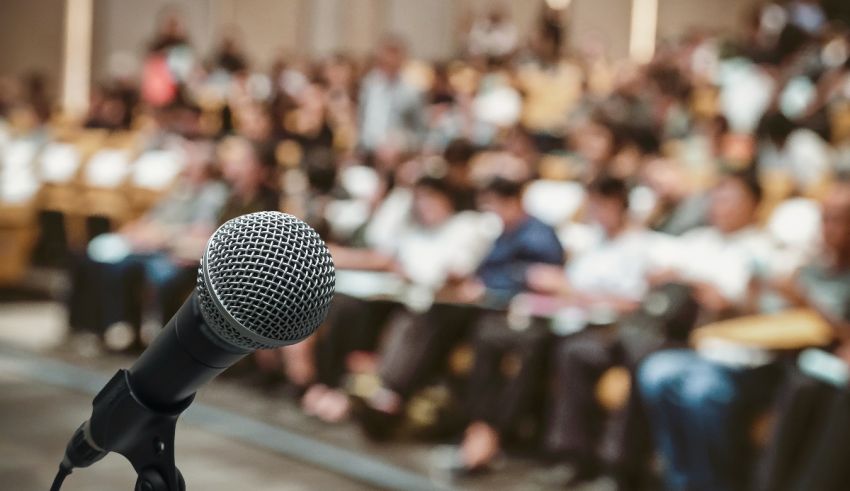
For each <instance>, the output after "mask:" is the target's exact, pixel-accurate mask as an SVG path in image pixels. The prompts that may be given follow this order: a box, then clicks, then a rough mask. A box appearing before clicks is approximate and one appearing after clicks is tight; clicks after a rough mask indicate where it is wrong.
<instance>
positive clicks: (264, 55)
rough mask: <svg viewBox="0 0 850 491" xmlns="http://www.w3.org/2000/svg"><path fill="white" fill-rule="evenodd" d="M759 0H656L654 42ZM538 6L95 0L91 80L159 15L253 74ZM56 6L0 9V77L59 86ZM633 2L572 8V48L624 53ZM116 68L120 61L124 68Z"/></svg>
mask: <svg viewBox="0 0 850 491" xmlns="http://www.w3.org/2000/svg"><path fill="white" fill-rule="evenodd" d="M757 1H758V0H659V18H658V33H659V37H661V38H668V37H672V36H676V35H678V34H680V33H681V32H683V31H684V30H685V29H686V28H688V27H690V26H693V25H700V26H707V27H711V28H720V29H729V28H736V27H738V26H739V25H740V18H741V15H742V13H743V11H744V10H745V9H746V8H747V6H748V5H751V4H752V3H754V2H757ZM542 3H543V0H514V1H507V0H95V4H94V36H93V40H94V41H93V46H92V61H93V63H92V65H93V77H94V79H95V80H98V79H100V78H103V77H104V76H105V75H107V74H108V73H109V72H110V71H111V70H114V69H115V68H117V67H122V68H123V69H127V68H128V67H129V68H131V69H132V68H135V69H138V65H139V59H140V57H141V55H142V53H144V50H145V46H146V44H147V43H148V42H149V40H150V39H151V37H152V34H153V32H154V29H155V26H156V24H157V20H158V17H159V16H160V15H161V13H162V11H163V10H165V9H166V8H169V7H174V8H176V9H178V10H179V11H181V12H182V13H183V15H184V17H185V19H186V23H187V27H188V30H189V35H190V37H191V39H192V42H193V44H194V45H195V46H196V47H197V48H198V50H199V52H200V53H201V54H202V55H203V56H209V54H210V53H211V51H212V49H213V47H214V46H213V43H214V41H215V39H216V38H217V37H218V35H219V33H220V32H221V30H222V29H223V28H224V26H230V25H233V26H236V28H237V31H238V32H240V33H241V37H242V40H243V42H244V45H245V46H246V48H247V49H248V51H249V52H250V54H251V56H252V58H253V59H254V60H255V61H256V62H257V66H258V67H261V68H265V67H267V66H268V64H269V63H270V62H271V61H272V60H273V59H274V57H275V56H276V55H277V54H278V53H280V52H281V51H285V52H290V53H304V54H326V53H330V52H335V51H341V50H343V51H347V52H350V53H355V54H363V53H367V52H368V51H369V50H370V49H371V48H372V47H373V46H374V45H375V43H376V42H377V40H378V39H380V37H381V35H382V34H383V33H385V32H387V31H393V32H397V33H399V34H401V35H403V36H405V37H406V38H407V39H408V41H409V42H410V45H411V50H412V52H413V53H414V54H415V55H416V56H420V57H423V58H432V59H433V58H442V57H446V56H450V55H451V54H453V53H454V52H456V49H457V47H458V46H457V44H458V35H457V34H458V27H459V24H460V21H461V19H462V18H463V17H464V16H465V15H469V14H470V13H472V14H475V13H482V12H485V11H486V10H488V9H489V8H491V7H492V6H497V5H499V6H502V7H504V8H505V9H506V10H507V11H508V13H509V15H510V16H511V18H512V19H514V21H515V22H517V24H518V25H519V28H520V31H521V32H522V33H523V34H526V33H528V32H529V31H530V30H531V29H533V27H534V24H535V22H536V19H537V17H538V15H539V12H540V8H541V6H542ZM63 4H64V1H63V0H0V46H3V49H0V74H20V73H23V72H25V71H27V70H29V69H39V70H42V71H45V72H46V73H48V75H50V76H51V77H52V78H53V79H54V82H56V83H57V86H58V81H59V80H58V79H59V77H60V76H61V63H62V18H63ZM630 15H631V0H573V2H572V5H571V7H570V8H569V10H568V11H567V12H566V13H565V19H567V20H568V23H569V24H568V25H569V31H568V32H569V39H570V40H571V42H572V43H573V44H576V43H581V42H584V40H587V39H594V40H596V41H601V42H602V43H603V44H604V45H605V46H606V47H607V49H608V52H609V54H610V55H611V56H613V57H615V58H617V57H622V56H626V55H627V53H628V39H629V19H630ZM122 59H123V60H124V61H122Z"/></svg>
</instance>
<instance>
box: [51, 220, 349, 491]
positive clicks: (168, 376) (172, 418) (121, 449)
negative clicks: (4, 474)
mask: <svg viewBox="0 0 850 491" xmlns="http://www.w3.org/2000/svg"><path fill="white" fill-rule="evenodd" d="M334 283H335V275H334V267H333V261H332V259H331V256H330V253H329V252H328V249H327V247H326V246H325V244H324V242H323V241H322V240H321V238H319V235H318V234H317V233H316V231H315V230H313V229H312V228H310V227H309V226H308V225H307V224H305V223H304V222H302V221H301V220H299V219H297V218H295V217H293V216H291V215H287V214H285V213H279V212H260V213H253V214H250V215H243V216H241V217H237V218H234V219H233V220H230V221H228V222H226V223H225V224H224V225H222V226H221V227H219V229H218V230H216V232H215V233H214V234H213V236H212V237H211V238H210V240H209V242H208V243H207V247H206V250H205V252H204V256H203V258H202V259H201V265H200V268H199V270H198V285H197V288H196V289H195V291H194V292H193V293H192V294H191V295H190V296H189V298H188V299H187V300H186V301H185V302H184V303H183V305H182V306H181V307H180V309H179V310H178V311H177V313H176V314H175V315H174V317H172V319H171V320H170V321H169V322H168V324H167V325H166V326H165V327H164V328H163V330H162V332H161V333H160V334H159V335H158V336H157V337H156V339H154V341H153V343H151V345H150V346H148V348H147V349H146V350H145V351H144V352H143V353H142V354H141V356H139V358H138V359H137V360H136V362H135V363H133V365H132V366H131V367H130V368H129V369H126V370H119V371H118V373H116V374H115V375H114V376H113V377H112V379H110V381H109V382H108V383H107V384H106V386H105V387H104V388H103V389H102V390H101V391H100V392H99V393H98V394H97V396H95V398H94V401H93V403H92V415H91V417H90V418H89V419H88V420H87V421H86V422H84V423H83V424H82V425H81V426H80V427H79V428H78V429H77V431H76V432H75V433H74V436H73V437H72V438H71V441H70V442H69V443H68V446H67V448H66V451H65V458H64V459H63V461H62V464H61V465H60V474H62V473H64V475H67V474H70V472H71V469H73V468H75V467H88V466H89V465H91V464H93V463H94V462H96V461H98V460H100V459H101V458H103V456H105V455H106V454H107V453H109V452H113V451H114V452H118V453H120V454H122V455H124V456H125V457H127V459H128V460H129V461H130V463H131V464H132V465H133V467H134V468H135V469H136V471H137V473H138V475H139V480H138V481H137V484H136V489H144V490H150V491H160V490H162V491H179V490H182V489H184V488H185V484H184V483H183V479H182V476H181V475H180V472H179V471H178V470H177V468H176V466H175V465H174V448H173V447H174V429H175V425H176V422H177V418H178V417H179V416H180V413H181V412H183V411H184V410H185V409H186V408H187V407H189V405H190V404H191V403H192V400H193V399H194V396H195V392H196V391H197V390H198V389H199V388H200V387H201V386H202V385H204V384H206V383H207V382H209V381H210V380H212V379H213V378H215V377H216V376H217V375H219V374H220V373H221V372H223V371H224V370H226V369H227V368H228V367H230V366H231V365H233V364H234V363H236V362H237V361H239V360H240V359H242V358H243V357H244V356H245V355H247V354H248V353H251V352H253V351H255V350H257V349H264V348H275V347H279V346H285V345H289V344H293V343H297V342H299V341H301V340H303V339H305V338H306V337H308V336H310V335H311V334H313V332H315V331H316V329H317V328H318V327H319V325H320V324H321V323H322V321H323V320H324V318H325V316H326V315H327V311H328V308H329V305H330V301H331V298H332V297H333V292H334Z"/></svg>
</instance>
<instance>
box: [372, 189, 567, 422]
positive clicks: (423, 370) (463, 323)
mask: <svg viewBox="0 0 850 491" xmlns="http://www.w3.org/2000/svg"><path fill="white" fill-rule="evenodd" d="M522 191H523V185H522V184H521V183H518V182H515V181H510V180H506V179H504V178H495V179H493V180H491V181H490V182H489V183H488V184H487V185H486V186H485V187H484V189H483V190H482V191H481V192H480V193H479V208H480V209H481V210H482V211H485V212H490V213H493V214H495V215H496V216H498V217H499V219H500V221H501V223H502V233H501V235H500V236H499V237H498V238H496V241H495V242H494V243H493V246H492V247H491V249H490V252H489V253H488V254H487V256H485V257H484V259H483V260H482V261H481V264H480V265H479V266H478V268H477V269H476V270H475V272H474V275H472V276H470V277H459V278H455V279H453V281H452V282H451V283H452V284H450V285H447V287H446V288H444V292H443V293H444V295H438V298H439V297H442V300H443V301H442V302H438V303H435V304H433V305H432V306H431V308H430V309H428V310H427V311H425V312H423V313H419V314H411V315H410V318H409V319H407V320H406V322H402V323H399V324H397V325H396V326H395V329H394V330H393V331H392V332H391V333H390V336H389V340H388V342H387V345H386V347H385V349H384V350H383V351H382V352H381V354H380V366H379V369H378V374H379V378H380V389H378V390H376V391H375V392H374V393H373V394H371V396H370V397H367V398H366V400H365V401H364V403H365V406H366V407H365V408H364V411H361V412H360V413H361V415H362V416H363V417H362V418H360V420H361V422H362V423H363V425H364V429H365V430H366V431H367V434H369V435H370V436H372V437H375V438H379V437H382V436H386V435H388V434H389V433H390V431H391V430H392V426H393V425H392V424H391V423H392V421H393V419H394V418H391V417H392V416H398V415H399V414H400V412H401V410H402V409H403V402H404V400H405V399H406V398H407V397H409V396H410V395H411V394H413V393H414V392H415V391H416V390H418V389H420V388H422V386H423V385H424V384H425V383H427V382H428V381H429V380H430V379H431V378H433V377H434V376H435V375H436V374H438V373H439V372H440V370H441V369H442V368H443V367H444V365H445V363H446V359H447V357H448V356H449V354H450V353H451V352H452V349H453V348H454V347H456V346H457V345H458V344H459V343H460V342H462V341H463V340H464V339H467V337H468V333H469V328H470V327H471V326H472V325H473V324H474V322H475V320H476V319H477V318H478V317H479V315H480V314H481V312H482V311H483V310H485V309H486V310H496V311H500V310H504V309H505V308H506V307H507V304H508V302H509V301H510V299H511V298H513V296H514V295H516V294H517V293H519V292H520V291H522V290H525V289H526V288H527V285H526V280H525V278H526V271H527V270H528V268H529V267H531V266H532V265H534V264H554V265H561V264H563V262H564V251H563V248H562V247H561V244H560V242H559V241H558V237H557V235H556V234H555V231H554V230H553V229H552V227H550V226H548V225H546V224H544V223H543V222H541V221H540V220H538V219H537V218H534V217H532V216H530V215H528V214H527V213H526V212H525V210H524V208H523V204H522ZM363 413H369V414H363Z"/></svg>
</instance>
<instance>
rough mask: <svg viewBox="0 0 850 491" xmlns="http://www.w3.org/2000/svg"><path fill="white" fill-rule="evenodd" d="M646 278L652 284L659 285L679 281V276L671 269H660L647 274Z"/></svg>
mask: <svg viewBox="0 0 850 491" xmlns="http://www.w3.org/2000/svg"><path fill="white" fill-rule="evenodd" d="M646 280H647V281H648V282H649V284H650V285H652V286H660V285H664V284H666V283H675V282H677V281H681V276H680V275H679V273H677V272H676V271H675V270H673V269H662V270H659V271H654V272H652V273H650V274H649V275H647V278H646Z"/></svg>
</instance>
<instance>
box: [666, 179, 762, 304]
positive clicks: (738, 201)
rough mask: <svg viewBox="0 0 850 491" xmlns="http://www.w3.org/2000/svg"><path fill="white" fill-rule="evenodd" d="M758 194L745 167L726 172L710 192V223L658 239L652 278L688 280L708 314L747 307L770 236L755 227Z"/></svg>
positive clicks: (758, 189)
mask: <svg viewBox="0 0 850 491" xmlns="http://www.w3.org/2000/svg"><path fill="white" fill-rule="evenodd" d="M761 198H762V190H761V186H760V185H759V182H758V180H757V179H756V177H755V176H753V175H751V174H750V173H749V172H739V173H729V174H727V175H725V176H723V177H721V178H720V181H719V182H718V183H717V184H716V185H715V187H714V188H713V189H712V191H711V196H710V200H711V204H710V207H709V217H708V221H709V225H708V226H705V227H699V228H696V229H693V230H691V231H690V232H687V233H685V234H684V235H682V236H681V237H679V238H678V239H672V240H669V241H663V242H660V243H659V244H658V246H659V250H657V251H656V257H658V258H659V260H660V264H659V265H658V267H660V268H662V270H661V271H658V272H656V273H655V274H654V275H653V278H652V279H653V282H655V283H661V282H677V283H684V284H687V285H690V286H691V287H692V288H693V289H694V295H695V296H696V298H697V300H698V301H699V303H700V305H701V307H702V308H703V310H704V311H705V312H706V314H708V315H709V317H718V316H724V315H728V314H733V313H741V312H745V311H746V310H747V309H749V308H750V307H749V302H750V301H751V291H750V285H751V283H752V282H753V281H754V280H755V279H756V276H757V274H758V273H760V272H761V271H763V270H764V269H765V268H766V267H767V264H768V263H769V255H770V252H771V247H770V241H769V239H768V237H767V235H766V234H765V233H763V232H762V231H761V230H760V229H759V228H757V227H756V224H755V220H756V211H757V209H758V207H759V204H760V202H761Z"/></svg>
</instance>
